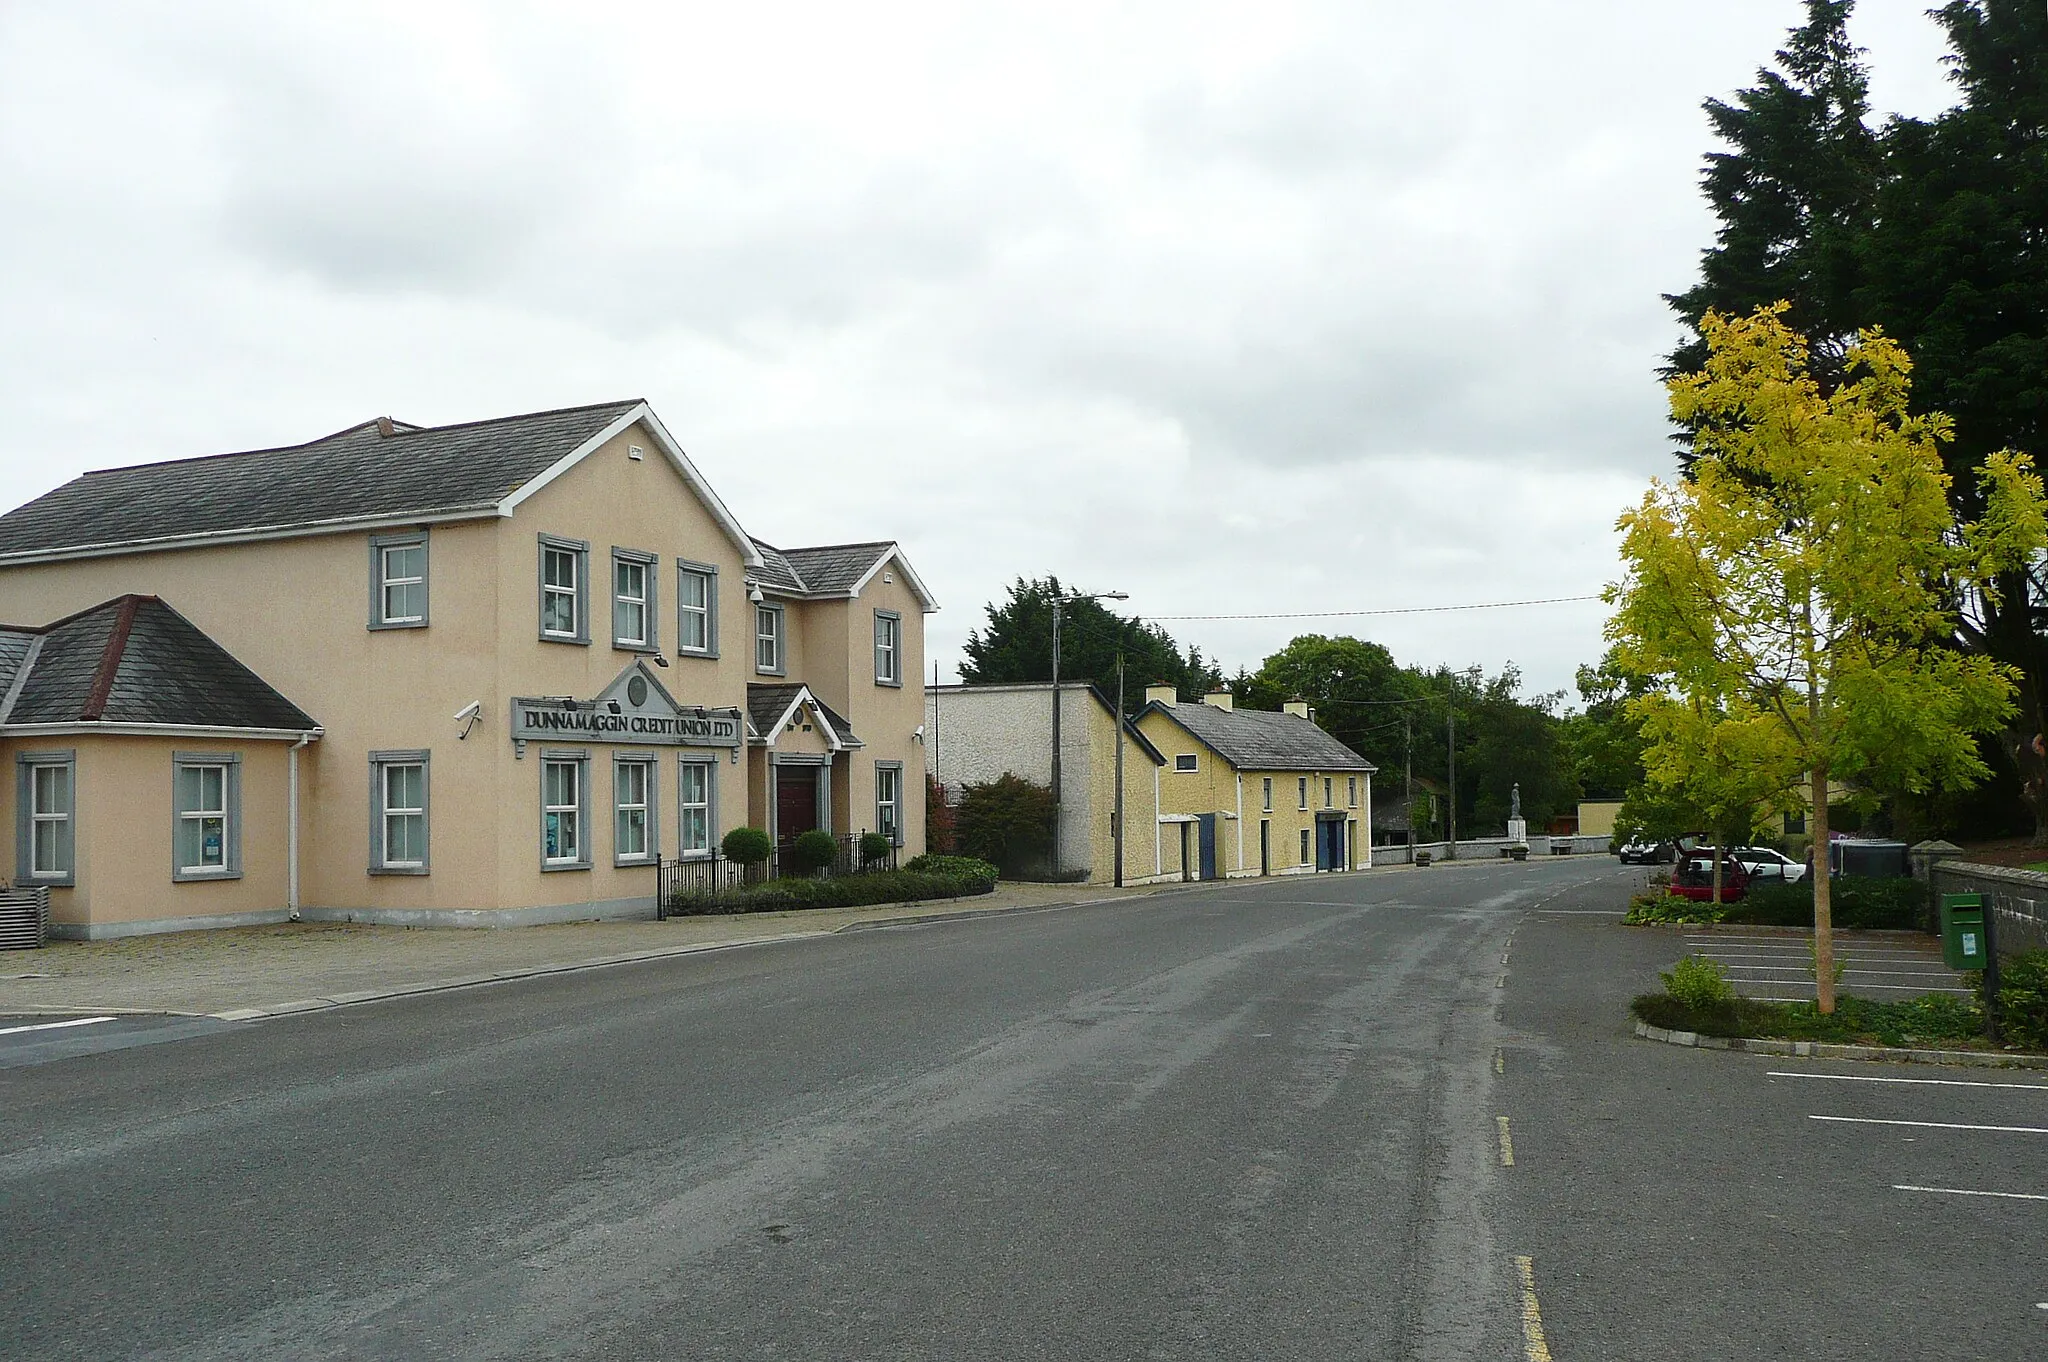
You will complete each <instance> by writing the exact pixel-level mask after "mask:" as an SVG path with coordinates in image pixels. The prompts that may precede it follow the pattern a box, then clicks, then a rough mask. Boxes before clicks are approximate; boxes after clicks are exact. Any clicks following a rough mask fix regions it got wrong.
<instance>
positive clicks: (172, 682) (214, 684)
mask: <svg viewBox="0 0 2048 1362" xmlns="http://www.w3.org/2000/svg"><path fill="white" fill-rule="evenodd" d="M15 633H21V634H32V635H38V636H40V638H41V640H42V648H41V650H40V651H39V652H37V653H36V654H35V660H34V662H33V664H32V665H31V666H30V667H29V669H28V676H27V679H26V681H24V682H23V684H22V686H21V690H20V694H19V696H18V697H17V699H16V700H15V703H14V707H13V709H12V710H11V711H9V712H8V713H7V715H6V716H5V722H6V723H7V724H8V725H9V726H13V725H16V724H77V723H108V724H181V725H190V726H194V727H201V728H268V729H287V730H297V731H301V732H303V731H305V730H307V729H311V728H313V727H315V726H316V725H315V724H314V721H313V720H312V719H311V718H310V717H308V716H307V714H306V712H305V711H304V710H302V709H300V708H299V707H298V706H297V705H295V704H293V703H292V702H291V701H289V700H287V699H285V698H284V696H282V695H280V694H278V692H277V691H276V690H274V689H272V688H271V686H270V685H269V684H268V683H267V682H265V681H264V680H263V678H262V677H260V676H258V675H256V673H255V672H253V671H251V670H249V668H248V667H246V666H244V665H243V664H242V663H241V662H240V661H238V660H237V659H236V658H235V657H234V655H233V654H231V653H229V652H228V650H227V649H225V648H223V647H221V646H220V645H219V644H218V643H216V642H214V641H213V640H212V639H211V638H208V637H207V636H206V634H204V633H203V632H201V630H200V629H199V628H198V626H196V625H194V624H193V623H192V621H190V620H188V619H186V618H185V617H184V616H183V615H181V614H179V613H178V612H177V611H176V610H173V609H172V608H171V607H170V606H168V605H166V604H164V603H163V602H162V601H161V600H158V599H157V598H156V597H155V596H117V597H115V598H114V599H113V600H110V601H104V602H102V603H101V604H99V605H95V606H93V607H92V608H91V609H89V610H82V611H80V612H79V613H77V614H75V615H71V616H68V617H66V618H64V619H61V620H58V621H57V622H56V623H55V624H52V625H50V626H48V627H47V628H44V629H40V630H22V631H14V630H9V631H7V634H8V635H12V634H15ZM0 637H4V636H0ZM10 651H11V646H10V645H8V644H4V643H0V654H6V653H8V652H10ZM25 651H26V650H24V652H25ZM18 668H19V661H18V660H17V663H16V669H17V670H18Z"/></svg>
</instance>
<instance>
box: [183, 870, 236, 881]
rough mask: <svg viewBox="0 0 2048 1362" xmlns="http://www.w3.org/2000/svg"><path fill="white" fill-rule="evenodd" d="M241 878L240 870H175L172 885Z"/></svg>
mask: <svg viewBox="0 0 2048 1362" xmlns="http://www.w3.org/2000/svg"><path fill="white" fill-rule="evenodd" d="M241 878H242V872H241V871H239V870H174V871H172V872H171V883H172V884H205V883H206V882H207V881H209V880H239V879H241Z"/></svg>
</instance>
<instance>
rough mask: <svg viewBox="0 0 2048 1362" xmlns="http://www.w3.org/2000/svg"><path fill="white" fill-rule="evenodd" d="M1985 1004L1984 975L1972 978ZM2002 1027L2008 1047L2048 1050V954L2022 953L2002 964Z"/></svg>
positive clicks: (1979, 999)
mask: <svg viewBox="0 0 2048 1362" xmlns="http://www.w3.org/2000/svg"><path fill="white" fill-rule="evenodd" d="M1972 977H1973V978H1974V979H1975V980H1976V984H1977V1002H1978V1005H1979V1006H1982V1005H1983V1002H1984V976H1983V975H1982V974H1976V975H1973V976H1972ZM1998 1026H1999V1033H2000V1035H2001V1037H2002V1038H2003V1039H2004V1041H2005V1043H2006V1044H2007V1045H2018V1046H2023V1047H2024V1048H2026V1049H2029V1050H2048V951H2022V952H2020V953H2019V954H2018V955H2010V956H2005V957H2002V958H2001V959H2000V960H1999V962H1998Z"/></svg>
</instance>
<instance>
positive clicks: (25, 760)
mask: <svg viewBox="0 0 2048 1362" xmlns="http://www.w3.org/2000/svg"><path fill="white" fill-rule="evenodd" d="M14 774H15V780H14V792H15V798H14V820H15V864H16V867H17V871H16V878H17V879H20V880H21V881H23V882H24V883H28V884H49V885H71V884H77V883H78V755H77V753H76V752H75V751H63V752H23V753H21V754H19V755H18V756H16V757H15V759H14Z"/></svg>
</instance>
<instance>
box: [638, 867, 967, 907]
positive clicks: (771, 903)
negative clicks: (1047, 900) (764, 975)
mask: <svg viewBox="0 0 2048 1362" xmlns="http://www.w3.org/2000/svg"><path fill="white" fill-rule="evenodd" d="M995 887H996V881H995V876H994V875H986V876H983V875H974V874H942V873H938V872H930V871H926V872H920V871H914V870H882V871H875V872H873V873H872V874H867V875H835V876H833V877H832V878H830V879H823V880H818V879H781V880H770V881H768V882H767V883H766V884H750V885H743V886H741V887H739V888H735V889H728V890H724V891H722V892H719V893H709V892H704V891H689V890H685V891H684V892H682V893H678V894H676V895H674V896H673V897H671V898H670V899H669V901H668V912H669V915H670V916H672V917H702V916H707V915H711V914H725V913H785V912H791V911H794V910H797V909H803V908H863V907H866V906H867V905H869V904H873V903H913V902H917V901H920V900H924V899H957V898H969V897H972V896H973V895H976V894H986V893H988V892H990V891H991V890H993V889H994V888H995Z"/></svg>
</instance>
